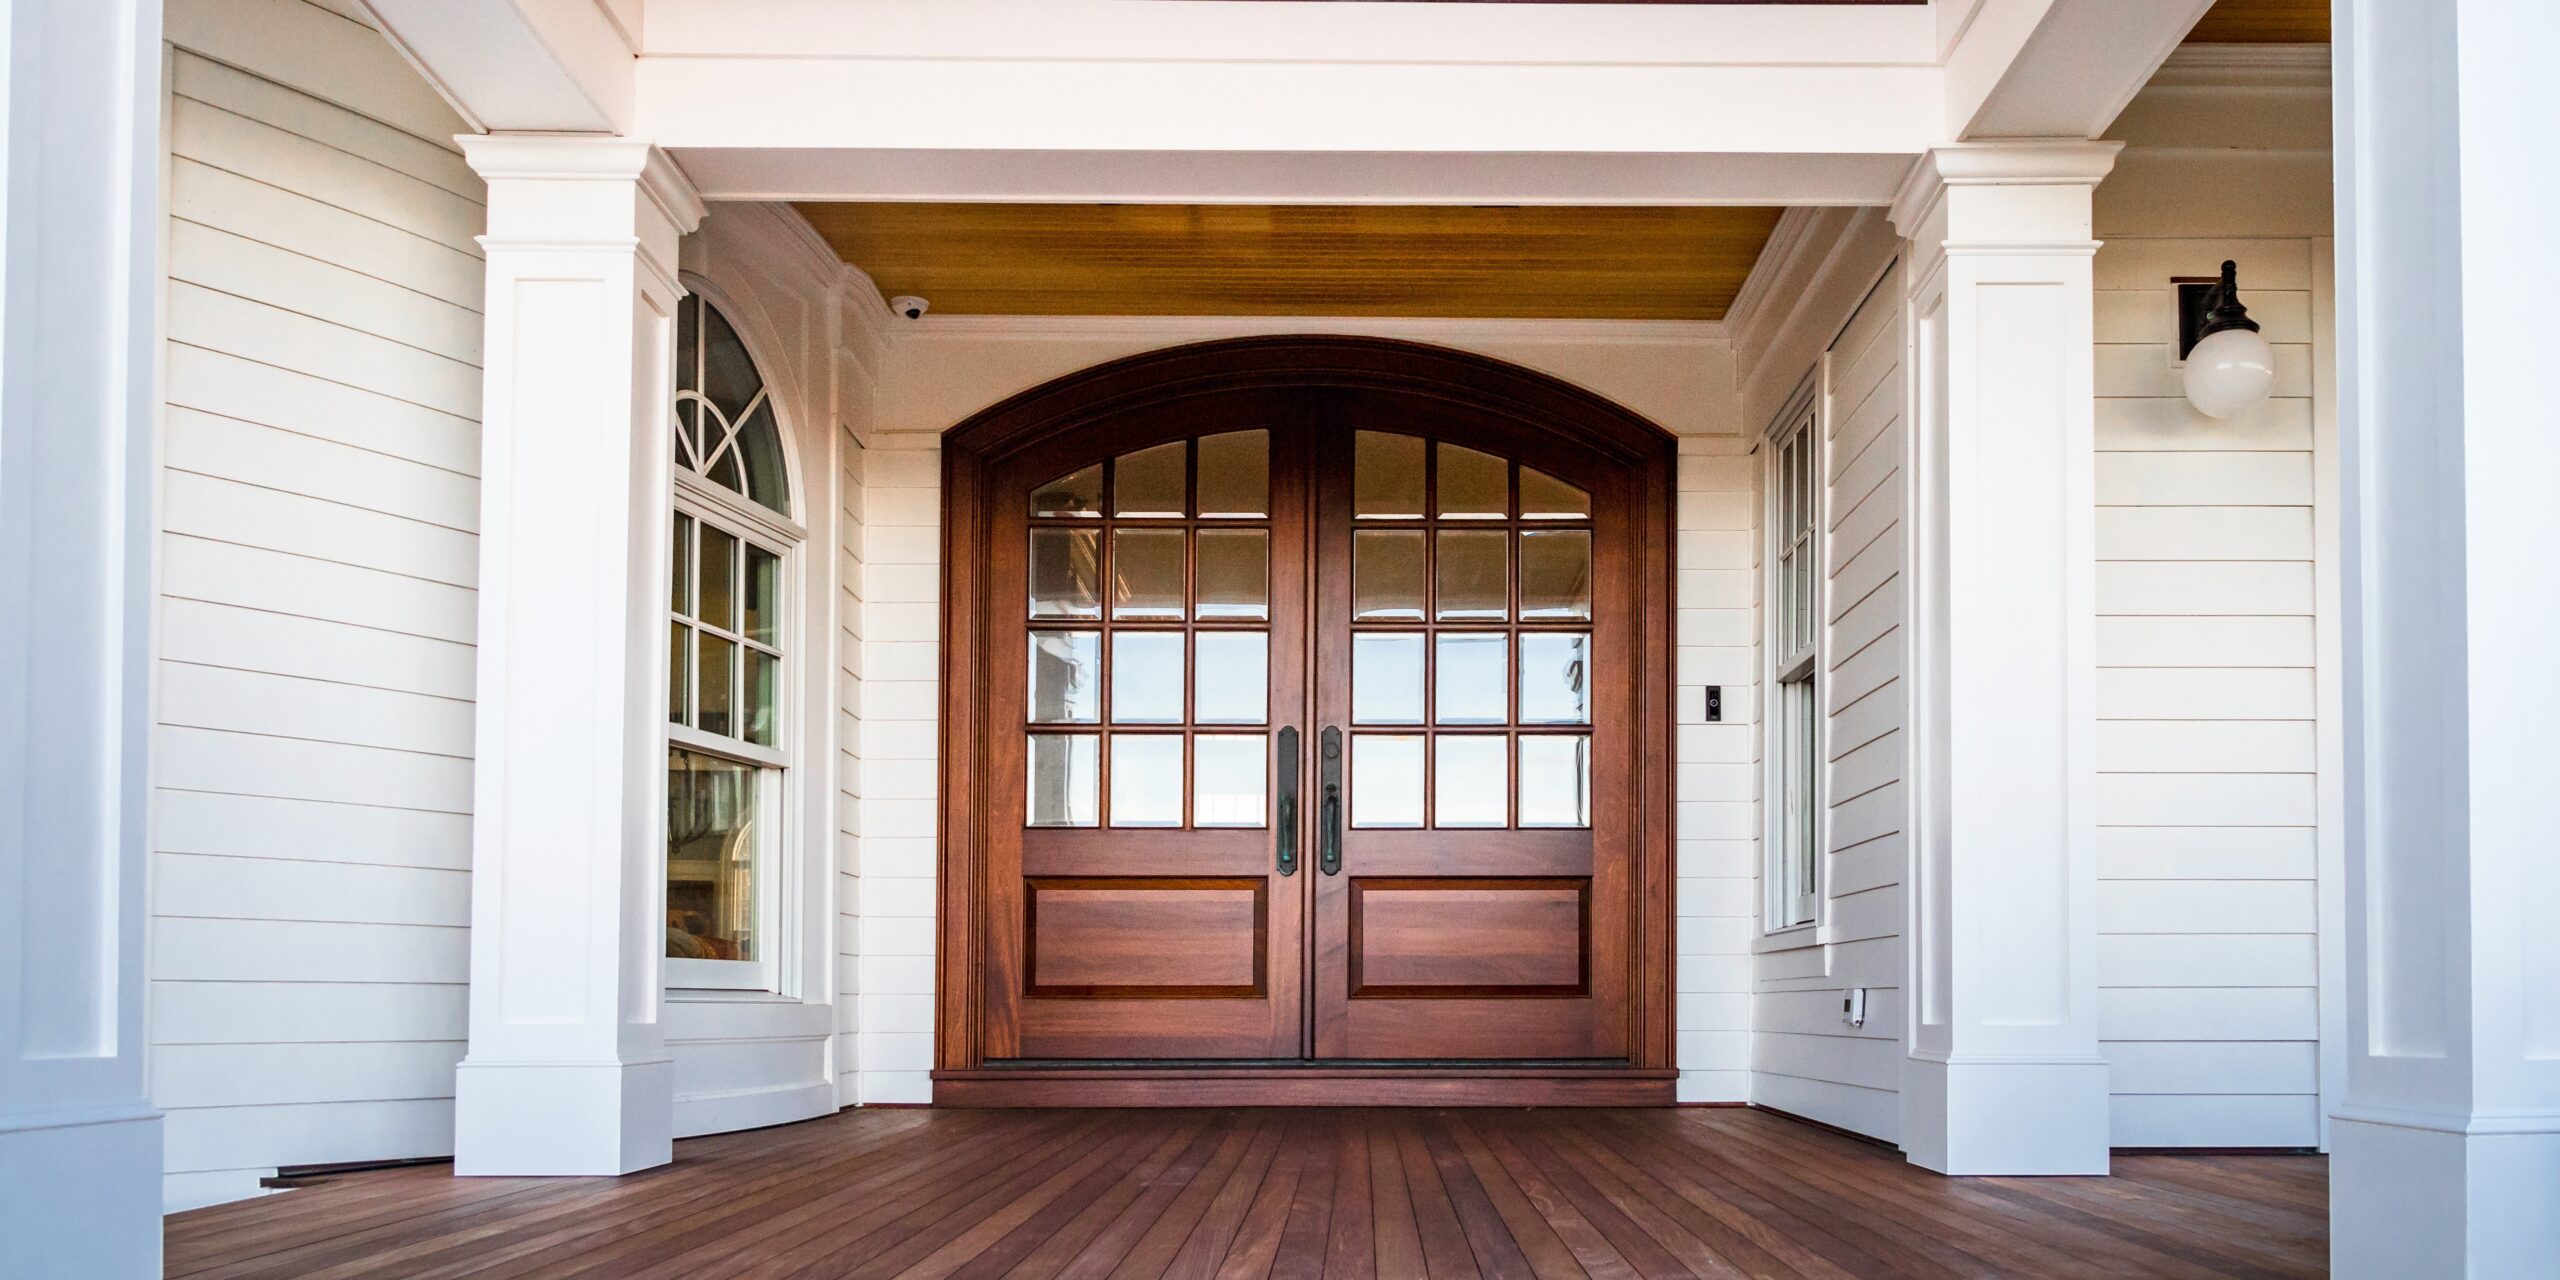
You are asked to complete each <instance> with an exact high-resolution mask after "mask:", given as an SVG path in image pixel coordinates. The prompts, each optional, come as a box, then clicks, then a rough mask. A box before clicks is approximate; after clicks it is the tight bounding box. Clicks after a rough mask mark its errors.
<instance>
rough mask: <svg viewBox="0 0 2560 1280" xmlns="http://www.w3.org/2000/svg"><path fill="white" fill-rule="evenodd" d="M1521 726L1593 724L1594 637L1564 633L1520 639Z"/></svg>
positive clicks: (1522, 637) (1534, 634)
mask: <svg viewBox="0 0 2560 1280" xmlns="http://www.w3.org/2000/svg"><path fill="white" fill-rule="evenodd" d="M1520 722H1521V723H1522V724H1589V723H1591V637H1590V636H1588V635H1583V634H1579V633H1570V632H1562V631H1542V632H1530V633H1528V634H1526V635H1523V636H1521V637H1520Z"/></svg>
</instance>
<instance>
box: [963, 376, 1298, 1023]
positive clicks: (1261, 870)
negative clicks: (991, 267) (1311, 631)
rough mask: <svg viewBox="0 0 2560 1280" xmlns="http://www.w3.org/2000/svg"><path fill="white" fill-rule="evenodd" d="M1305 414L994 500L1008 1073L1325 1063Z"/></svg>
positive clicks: (1001, 992)
mask: <svg viewBox="0 0 2560 1280" xmlns="http://www.w3.org/2000/svg"><path fill="white" fill-rule="evenodd" d="M1293 406H1294V401H1293V399H1292V397H1290V396H1287V395H1285V394H1281V393H1276V392H1237V393H1231V394H1225V395H1219V396H1212V397H1205V398H1202V399H1200V400H1195V401H1191V402H1188V403H1186V404H1185V405H1184V406H1182V408H1181V409H1180V410H1178V411H1172V410H1168V411H1159V412H1135V413H1127V414H1121V415H1116V416H1115V417H1113V418H1111V419H1110V420H1108V421H1105V422H1101V423H1097V424H1096V425H1095V426H1094V427H1093V429H1092V430H1090V431H1089V432H1086V433H1082V434H1081V435H1080V436H1078V437H1076V438H1074V439H1071V440H1062V441H1058V442H1054V443H1053V444H1052V445H1050V446H1048V447H1040V448H1033V449H1030V450H1026V451H1024V452H1023V453H1022V454H1021V455H1020V456H1018V457H1016V458H1015V459H1013V460H1011V461H1010V462H1009V463H1008V464H1007V465H1005V466H1004V467H1001V468H999V469H997V470H996V472H995V473H994V474H993V476H992V477H991V483H990V484H989V486H988V501H989V502H990V503H991V504H992V510H991V511H990V513H989V515H990V517H991V518H990V520H989V526H988V527H989V531H990V537H989V540H988V554H987V569H988V583H989V587H988V595H987V600H988V602H989V603H988V606H987V607H988V608H989V609H990V611H991V612H993V613H996V614H997V615H998V616H999V617H1000V618H1001V623H1000V624H999V625H997V626H994V627H992V628H990V632H991V635H992V637H993V644H992V645H991V647H990V652H989V655H988V662H987V677H986V679H985V680H984V681H983V685H982V687H983V689H984V691H985V692H984V695H983V696H984V703H983V707H982V714H981V715H980V716H979V717H977V718H976V719H977V725H978V732H979V733H981V734H982V735H984V742H985V745H987V746H988V747H989V748H990V749H989V750H987V751H986V752H985V755H984V758H985V759H986V760H987V762H988V768H987V771H986V800H985V802H986V804H987V805H988V814H987V832H988V848H987V873H988V880H987V891H988V895H987V913H986V914H987V928H986V930H985V937H986V943H987V959H988V977H987V981H986V982H985V983H984V986H983V992H984V999H985V1017H986V1025H985V1032H986V1049H987V1051H986V1056H987V1057H989V1058H992V1059H1007V1058H1026V1059H1123V1058H1254V1059H1261V1058H1275V1057H1294V1056H1297V1055H1298V1054H1299V1053H1300V1052H1302V1047H1303V1038H1304V1032H1303V1026H1304V1013H1303V1005H1302V1002H1301V998H1300V997H1301V992H1302V989H1303V983H1302V977H1303V970H1304V965H1303V961H1302V956H1303V954H1304V951H1305V945H1306V944H1305V895H1304V893H1303V892H1302V891H1301V890H1300V889H1299V884H1300V882H1299V881H1298V880H1297V879H1296V878H1294V877H1292V876H1291V875H1288V874H1285V873H1284V872H1283V870H1282V868H1281V866H1280V857H1279V854H1280V849H1281V833H1282V831H1283V830H1284V827H1283V825H1282V823H1281V822H1280V821H1279V819H1280V817H1281V816H1282V815H1281V810H1282V808H1283V803H1282V802H1283V800H1284V798H1285V797H1286V795H1287V794H1288V784H1289V783H1290V782H1291V781H1292V780H1293V779H1294V777H1295V775H1296V771H1295V770H1284V769H1283V768H1282V762H1281V760H1280V759H1278V757H1279V756H1281V755H1282V754H1283V752H1282V750H1281V744H1282V741H1283V735H1282V733H1281V732H1280V731H1281V730H1283V729H1290V730H1294V729H1296V728H1297V727H1298V726H1299V725H1300V723H1301V720H1300V716H1301V713H1302V711H1303V708H1304V706H1305V700H1306V695H1305V683H1304V674H1303V673H1304V671H1305V663H1304V661H1303V659H1302V658H1301V657H1300V656H1298V655H1301V654H1303V653H1304V651H1305V649H1306V644H1307V630H1306V610H1305V594H1306V588H1305V582H1306V577H1307V556H1306V541H1307V539H1306V527H1307V513H1306V496H1305V490H1306V484H1305V480H1304V476H1305V464H1304V460H1303V454H1304V447H1303V441H1304V435H1303V432H1301V431H1299V430H1297V429H1296V426H1295V421H1294V419H1293V418H1292V417H1291V414H1292V413H1293Z"/></svg>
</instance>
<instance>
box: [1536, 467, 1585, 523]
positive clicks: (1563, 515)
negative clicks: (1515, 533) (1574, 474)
mask: <svg viewBox="0 0 2560 1280" xmlns="http://www.w3.org/2000/svg"><path fill="white" fill-rule="evenodd" d="M1590 515H1591V495H1590V494H1588V493H1585V492H1583V491H1582V490H1581V489H1579V488H1576V487H1575V486H1573V485H1569V484H1566V483H1565V482H1564V481H1562V480H1558V479H1556V478H1555V477H1554V476H1551V475H1548V474H1547V473H1546V472H1544V471H1540V470H1538V469H1537V468H1535V467H1522V468H1520V518H1521V519H1523V520H1582V519H1588V518H1589V517H1590Z"/></svg>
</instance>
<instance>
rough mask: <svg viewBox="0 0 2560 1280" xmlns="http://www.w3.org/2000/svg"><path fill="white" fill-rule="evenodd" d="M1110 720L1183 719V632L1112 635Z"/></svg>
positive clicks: (1156, 721) (1163, 721)
mask: <svg viewBox="0 0 2560 1280" xmlns="http://www.w3.org/2000/svg"><path fill="white" fill-rule="evenodd" d="M1111 722H1112V723H1113V724H1180V723H1182V634H1181V633H1180V632H1175V631H1121V632H1115V633H1114V634H1113V635H1112V637H1111Z"/></svg>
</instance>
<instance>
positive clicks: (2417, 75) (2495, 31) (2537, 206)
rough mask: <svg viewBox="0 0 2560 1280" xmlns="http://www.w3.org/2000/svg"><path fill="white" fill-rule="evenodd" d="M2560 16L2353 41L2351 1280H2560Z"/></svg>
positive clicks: (2402, 3)
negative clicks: (2556, 218)
mask: <svg viewBox="0 0 2560 1280" xmlns="http://www.w3.org/2000/svg"><path fill="white" fill-rule="evenodd" d="M2555 50H2560V10H2555V9H2554V7H2553V6H2550V5H2547V4H2516V3H2513V0H2438V2H2436V3H2426V4H2421V3H2415V2H2413V0H2398V2H2393V0H2349V2H2348V3H2345V4H2342V5H2340V6H2339V10H2338V29H2337V53H2336V67H2337V79H2336V84H2337V89H2336V94H2337V124H2338V128H2337V142H2338V186H2337V191H2338V237H2339V238H2338V251H2339V271H2338V279H2339V313H2340V314H2339V325H2338V332H2339V337H2340V346H2341V352H2340V363H2339V382H2340V392H2341V407H2342V410H2343V412H2342V414H2341V417H2340V436H2341V441H2342V444H2343V446H2344V448H2343V458H2344V462H2343V469H2342V476H2341V488H2342V491H2343V493H2344V496H2345V499H2346V501H2345V506H2346V518H2345V527H2344V530H2343V542H2344V548H2343V549H2344V561H2345V563H2344V566H2343V570H2342V578H2343V583H2344V587H2345V592H2346V606H2347V607H2346V613H2347V617H2346V627H2345V636H2346V660H2347V670H2346V691H2347V703H2346V726H2345V727H2346V735H2347V737H2346V763H2347V841H2348V876H2347V920H2348V925H2347V966H2346V967H2347V1003H2348V1017H2347V1036H2348V1045H2347V1079H2346V1091H2345V1096H2344V1098H2343V1099H2342V1101H2341V1102H2340V1103H2339V1105H2338V1107H2337V1109H2336V1111H2335V1112H2334V1113H2333V1120H2332V1124H2331V1130H2330V1134H2331V1138H2330V1142H2331V1151H2332V1160H2331V1164H2330V1206H2331V1210H2330V1212H2331V1256H2332V1260H2333V1265H2334V1266H2335V1268H2336V1271H2337V1274H2338V1275H2340V1276H2343V1277H2350V1278H2353V1277H2404V1276H2430V1277H2449V1278H2451V1277H2463V1276H2477V1277H2504V1276H2527V1275H2536V1276H2541V1275H2552V1274H2555V1272H2560V823H2555V820H2554V817H2553V813H2552V805H2551V797H2552V795H2553V794H2554V790H2555V788H2554V777H2553V766H2554V763H2555V761H2560V748H2555V746H2554V742H2555V734H2560V665H2555V657H2554V652H2553V639H2552V637H2553V635H2554V632H2555V628H2560V554H2555V548H2560V538H2555V536H2554V534H2553V525H2552V516H2551V507H2552V494H2553V489H2554V485H2555V483H2560V479H2555V478H2560V410H2555V408H2554V392H2553V383H2552V378H2551V352H2550V336H2549V335H2550V326H2551V314H2552V306H2553V296H2554V291H2555V288H2560V241H2555V240H2554V237H2553V235H2552V230H2551V225H2550V223H2551V218H2550V213H2551V210H2552V208H2553V205H2554V194H2555V190H2560V188H2555V186H2554V182H2555V179H2554V177H2553V175H2554V172H2555V170H2560V144H2555V141H2554V139H2555V134H2554V125H2555V122H2560V77H2555V76H2554V75H2553V74H2552V69H2551V59H2552V55H2553V53H2554V51H2555Z"/></svg>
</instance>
